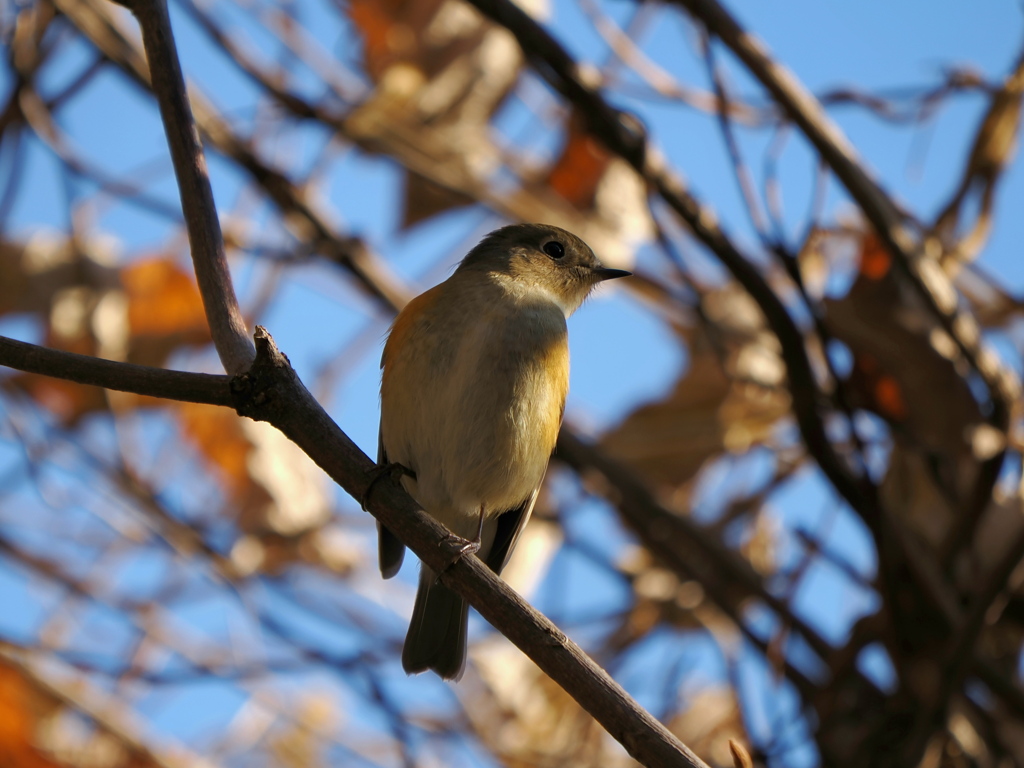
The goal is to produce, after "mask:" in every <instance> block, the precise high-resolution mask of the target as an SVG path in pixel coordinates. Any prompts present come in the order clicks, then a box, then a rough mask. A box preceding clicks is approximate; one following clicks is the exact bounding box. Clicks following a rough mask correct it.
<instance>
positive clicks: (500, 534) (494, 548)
mask: <svg viewBox="0 0 1024 768" xmlns="http://www.w3.org/2000/svg"><path fill="white" fill-rule="evenodd" d="M539 492H540V486H539V485H538V486H537V488H535V489H534V491H533V493H531V494H530V495H529V496H528V497H527V498H526V499H525V500H524V501H523V503H522V504H520V505H519V506H518V507H513V508H512V509H510V510H508V511H507V512H502V513H501V514H500V515H498V519H497V520H496V525H497V528H496V530H495V532H494V543H493V544H492V545H491V551H490V552H488V553H487V556H486V557H485V558H484V562H485V563H487V566H488V567H489V568H490V569H491V570H492V571H494V572H495V573H501V569H502V568H504V567H505V565H506V564H507V563H508V559H509V557H510V556H511V555H512V550H513V549H515V546H516V543H517V542H518V541H519V536H520V535H521V534H522V532H523V528H525V527H526V524H527V523H528V522H530V515H532V514H533V507H534V505H535V504H536V503H537V494H538V493H539Z"/></svg>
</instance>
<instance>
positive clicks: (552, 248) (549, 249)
mask: <svg viewBox="0 0 1024 768" xmlns="http://www.w3.org/2000/svg"><path fill="white" fill-rule="evenodd" d="M541 247H542V248H543V249H544V253H546V254H547V255H548V256H550V257H551V258H552V259H560V258H562V257H563V256H565V246H564V245H562V244H561V243H560V242H558V241H557V240H550V241H548V242H546V243H544V245H543V246H541Z"/></svg>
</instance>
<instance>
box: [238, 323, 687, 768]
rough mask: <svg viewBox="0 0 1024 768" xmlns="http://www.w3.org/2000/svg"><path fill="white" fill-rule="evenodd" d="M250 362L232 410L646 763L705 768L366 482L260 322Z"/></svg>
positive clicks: (439, 536)
mask: <svg viewBox="0 0 1024 768" xmlns="http://www.w3.org/2000/svg"><path fill="white" fill-rule="evenodd" d="M256 350H257V355H256V361H255V362H254V363H253V367H252V368H251V369H250V371H249V372H248V373H245V374H242V375H241V376H238V377H236V378H235V380H234V381H233V382H232V391H233V392H234V394H235V397H236V409H237V410H238V412H239V413H240V414H242V415H244V416H249V417H250V418H253V419H257V420H260V421H268V422H270V423H271V424H273V425H274V426H275V427H277V428H278V429H280V430H281V431H282V432H283V433H284V434H285V435H286V436H288V437H289V438H290V439H291V440H292V441H293V442H295V443H296V445H298V446H299V447H300V448H302V449H303V450H304V451H305V452H306V453H307V454H308V455H309V457H310V458H311V459H313V461H315V462H316V463H317V464H318V465H319V466H320V467H321V469H323V470H324V471H325V472H326V473H327V474H328V475H330V477H331V478H332V479H333V480H334V481H335V482H336V483H338V485H340V486H341V487H342V488H344V489H345V490H346V491H347V492H348V493H349V494H351V495H352V497H353V498H356V499H362V500H364V501H365V504H366V507H367V509H368V511H369V512H370V513H371V514H372V515H373V516H374V517H376V518H377V519H378V520H380V521H381V522H382V523H383V524H384V525H386V526H387V527H388V529H389V530H391V531H393V532H394V533H395V535H397V536H398V537H399V538H400V539H401V540H402V542H403V543H405V544H406V545H408V546H409V548H410V549H412V551H413V552H415V553H416V555H417V556H418V557H419V558H420V560H421V561H422V562H423V563H424V564H425V565H427V566H428V567H429V568H431V569H432V570H434V571H436V572H437V573H440V574H441V576H440V580H441V582H442V583H444V584H445V585H446V586H448V587H451V588H452V589H453V590H455V591H456V592H458V593H459V594H460V595H462V596H463V597H465V598H466V599H467V600H468V601H469V602H470V604H471V605H472V606H473V607H474V608H476V609H477V611H479V612H480V615H481V616H483V617H484V618H485V619H486V620H487V621H489V622H490V623H491V624H492V625H493V626H494V627H495V629H497V630H498V631H499V632H501V633H502V634H503V635H505V637H507V638H508V639H509V640H511V641H512V642H513V643H515V645H517V646H518V647H519V648H520V649H521V650H522V651H523V652H524V653H525V654H526V655H527V656H529V657H530V658H531V659H532V660H533V661H534V662H535V663H536V664H537V666H539V667H540V668H541V669H542V670H544V672H546V673H547V674H548V676H550V677H551V679H552V680H554V681H555V682H556V683H558V685H560V686H561V687H562V688H563V689H564V690H565V691H566V692H567V693H569V695H570V696H572V697H573V698H574V699H575V700H576V701H577V702H578V703H579V704H580V706H582V707H583V709H585V710H586V711H587V712H589V713H590V714H591V715H593V717H594V718H595V719H596V720H597V721H598V722H599V723H601V725H603V726H604V728H605V729H606V730H607V731H608V733H610V734H611V735H612V736H613V737H614V738H615V739H616V740H618V741H619V743H621V744H622V745H623V746H624V747H625V748H626V750H627V751H628V752H629V754H630V755H632V756H633V757H634V758H635V759H636V760H638V761H639V762H641V763H643V764H644V765H647V766H652V767H653V766H659V767H660V766H687V767H688V768H698V767H703V768H706V765H705V763H704V762H703V761H701V759H700V758H699V757H697V756H696V755H695V754H694V753H693V752H692V751H691V750H690V749H689V748H688V747H687V746H686V745H684V744H683V743H682V742H680V741H679V740H678V739H677V738H676V737H675V736H674V735H673V734H672V733H671V732H670V731H669V730H668V729H667V728H665V726H664V725H662V724H661V723H659V722H658V721H657V720H656V719H655V718H654V717H653V716H652V715H651V714H650V713H648V712H647V711H646V710H644V709H643V708H641V707H640V705H639V704H637V703H636V702H635V701H633V699H632V698H631V697H630V696H629V694H627V693H626V692H625V691H624V690H623V689H622V687H621V686H619V684H618V683H616V682H615V681H614V680H613V679H612V678H611V677H610V676H609V675H608V673H607V672H605V671H604V670H603V669H601V667H600V666H598V665H597V663H596V662H594V661H593V660H592V659H591V658H590V657H589V656H587V655H586V654H585V653H584V652H583V651H582V649H580V647H579V646H577V645H576V644H575V643H574V642H572V641H571V640H570V639H569V638H567V637H566V636H565V635H564V634H563V633H562V632H561V631H560V630H559V629H558V628H557V627H556V626H555V625H554V624H552V623H551V622H550V621H549V620H548V619H547V618H545V617H544V616H543V615H542V614H540V613H539V612H537V611H536V610H535V609H533V608H532V607H531V606H530V605H529V603H527V602H526V601H525V600H523V598H522V597H520V596H519V595H518V594H516V593H515V592H514V591H513V590H512V588H511V587H509V586H508V585H507V584H506V583H505V582H504V581H502V580H501V578H499V577H498V575H497V574H495V573H494V572H493V571H492V570H491V569H490V568H488V567H487V566H486V565H485V564H484V563H483V562H482V561H481V560H480V559H479V558H477V557H475V556H473V557H461V556H460V554H459V553H460V549H461V546H462V542H461V540H459V539H457V538H455V537H453V536H452V535H451V534H450V533H449V532H448V531H447V530H446V529H445V528H444V527H443V526H442V525H441V524H440V523H438V522H437V521H435V520H434V519H433V518H431V517H430V516H428V515H427V514H426V513H424V512H423V511H421V510H420V508H419V506H418V505H417V504H416V502H414V501H413V499H412V498H411V497H410V496H409V495H408V494H407V493H406V492H405V490H404V489H403V488H402V487H401V486H399V485H398V484H397V483H396V482H393V481H391V480H390V479H387V480H385V479H382V480H381V481H380V482H375V483H371V480H372V479H373V478H374V477H375V473H374V469H375V468H376V464H375V463H374V462H373V461H372V460H371V459H370V457H369V456H367V455H366V454H365V453H363V452H362V451H361V450H360V449H359V447H358V446H357V445H356V444H355V443H353V442H352V440H351V439H350V438H349V437H348V435H346V434H345V433H344V432H343V431H342V430H341V429H340V428H339V427H338V425H337V424H335V423H334V422H333V421H332V420H331V418H330V417H329V416H328V415H327V413H326V412H325V411H324V410H323V408H321V407H320V404H319V403H318V402H317V401H316V399H315V398H314V397H313V396H312V395H311V394H310V393H309V391H308V390H307V389H306V388H305V386H303V384H302V382H301V381H299V378H298V376H297V375H296V374H295V371H294V370H292V368H291V365H290V364H289V362H288V359H287V358H286V357H285V356H284V355H282V354H281V352H280V351H279V350H278V349H277V346H276V345H275V344H274V341H273V339H272V338H271V337H270V335H269V334H268V333H267V332H266V331H265V330H264V329H263V328H259V327H257V329H256Z"/></svg>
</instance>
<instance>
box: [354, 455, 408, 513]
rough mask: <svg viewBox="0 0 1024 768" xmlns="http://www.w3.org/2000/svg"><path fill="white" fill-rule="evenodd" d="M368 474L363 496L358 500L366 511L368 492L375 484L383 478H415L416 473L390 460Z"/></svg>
mask: <svg viewBox="0 0 1024 768" xmlns="http://www.w3.org/2000/svg"><path fill="white" fill-rule="evenodd" d="M367 474H368V475H369V476H370V482H369V483H368V484H367V486H366V490H365V491H363V496H362V498H361V499H360V500H359V506H360V507H361V508H362V510H363V511H364V512H365V511H366V505H367V503H368V502H369V501H370V493H371V492H372V491H373V487H374V486H375V485H377V483H379V482H380V481H381V480H382V479H383V478H385V477H387V478H390V479H391V481H392V482H398V481H399V480H401V479H402V477H403V476H408V477H411V478H412V479H413V480H415V479H416V473H415V472H413V471H412V470H411V469H409V468H408V467H406V466H403V465H402V464H399V463H398V462H397V461H390V462H388V463H387V464H379V465H377V466H376V467H374V468H373V469H371V470H370V471H369V472H368V473H367Z"/></svg>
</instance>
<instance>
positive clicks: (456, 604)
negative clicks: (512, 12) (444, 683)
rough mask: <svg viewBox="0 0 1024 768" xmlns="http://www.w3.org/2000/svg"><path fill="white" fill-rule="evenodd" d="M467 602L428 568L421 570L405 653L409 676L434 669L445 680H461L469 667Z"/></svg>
mask: <svg viewBox="0 0 1024 768" xmlns="http://www.w3.org/2000/svg"><path fill="white" fill-rule="evenodd" d="M468 615H469V606H468V605H467V604H466V601H465V600H463V599H462V598H461V597H459V596H458V595H457V594H455V593H454V592H452V591H451V590H450V589H448V587H446V586H444V585H443V584H441V583H440V582H439V581H438V580H437V576H436V574H435V573H434V572H433V571H432V570H430V569H429V568H427V567H425V566H424V567H423V568H422V569H421V570H420V586H419V591H417V593H416V605H415V606H414V607H413V609H412V620H411V621H410V622H409V633H408V634H407V635H406V636H405V648H404V649H403V650H402V667H403V668H404V669H405V671H406V672H407V673H408V674H410V675H411V674H413V673H415V672H423V671H425V670H427V669H432V670H434V671H435V672H437V674H439V675H440V676H441V677H443V678H445V679H446V680H458V679H459V678H460V677H462V671H463V669H464V668H465V666H466V624H467V621H468Z"/></svg>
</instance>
